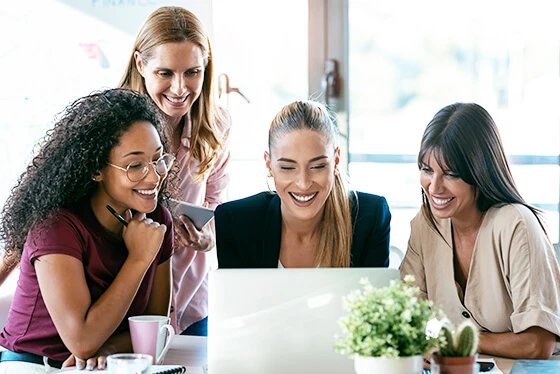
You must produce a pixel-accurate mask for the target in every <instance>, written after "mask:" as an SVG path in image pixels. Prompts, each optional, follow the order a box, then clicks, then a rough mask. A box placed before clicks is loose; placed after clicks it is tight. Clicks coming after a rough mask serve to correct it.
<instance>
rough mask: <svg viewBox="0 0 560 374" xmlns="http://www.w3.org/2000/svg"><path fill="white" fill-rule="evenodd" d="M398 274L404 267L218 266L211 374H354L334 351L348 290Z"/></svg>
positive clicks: (213, 285) (212, 300)
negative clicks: (258, 267) (272, 267)
mask: <svg viewBox="0 0 560 374" xmlns="http://www.w3.org/2000/svg"><path fill="white" fill-rule="evenodd" d="M363 277H367V278H369V279H370V281H371V283H372V285H373V286H374V287H384V286H387V285H389V282H390V281H391V280H392V279H398V278H399V271H398V270H397V269H386V268H317V269H218V270H215V271H213V272H211V273H210V274H209V292H208V293H209V298H208V307H209V311H208V370H209V372H210V373H211V374H237V373H239V374H241V373H243V374H252V373H254V374H257V373H258V374H276V373H278V374H280V373H282V374H285V373H336V374H340V373H352V372H353V370H354V369H353V361H352V360H351V359H349V358H348V357H346V356H343V355H341V354H339V353H336V352H334V350H333V346H334V342H335V340H334V336H335V334H341V329H340V327H339V325H338V319H339V318H340V317H341V316H342V315H344V313H345V311H344V310H343V309H342V297H343V296H345V295H347V294H348V293H349V292H350V291H352V290H355V289H359V288H361V286H360V284H359V283H358V282H359V280H360V278H363Z"/></svg>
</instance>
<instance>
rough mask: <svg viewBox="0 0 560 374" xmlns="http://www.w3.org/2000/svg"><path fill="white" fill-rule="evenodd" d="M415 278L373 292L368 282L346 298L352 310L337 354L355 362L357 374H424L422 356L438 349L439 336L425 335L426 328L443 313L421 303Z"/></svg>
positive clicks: (342, 322) (343, 320)
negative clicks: (433, 349)
mask: <svg viewBox="0 0 560 374" xmlns="http://www.w3.org/2000/svg"><path fill="white" fill-rule="evenodd" d="M413 281H414V277H413V276H411V275H407V276H406V277H405V278H404V281H392V282H391V284H390V285H389V286H388V287H383V288H374V287H372V286H371V284H370V282H369V280H368V279H362V280H360V284H361V285H362V286H363V289H358V290H355V291H352V292H351V293H350V294H348V295H347V296H345V297H344V298H343V307H344V309H345V310H347V311H348V314H347V315H346V316H343V317H342V318H341V319H340V320H339V324H340V326H341V328H342V330H343V335H342V336H341V335H337V336H336V337H335V339H336V343H335V347H334V348H335V351H337V352H339V353H342V354H345V355H348V356H349V357H351V358H354V369H355V371H356V373H358V374H369V373H394V374H419V373H421V372H422V368H423V362H424V359H423V354H426V353H428V351H429V350H430V349H431V348H432V347H435V346H436V345H437V343H438V341H439V336H438V334H437V333H436V334H432V335H429V336H428V335H426V325H427V323H428V321H430V320H432V319H434V318H441V316H442V315H443V313H442V312H441V311H440V310H439V309H434V307H433V303H432V302H431V301H428V300H423V299H419V298H418V292H419V291H418V288H417V287H414V286H412V283H413Z"/></svg>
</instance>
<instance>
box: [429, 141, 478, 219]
mask: <svg viewBox="0 0 560 374" xmlns="http://www.w3.org/2000/svg"><path fill="white" fill-rule="evenodd" d="M435 152H437V151H432V152H427V153H426V157H424V159H423V160H422V165H421V168H420V184H421V185H422V189H423V190H424V193H425V194H426V198H427V199H428V201H429V203H430V208H431V211H432V213H433V215H434V216H435V217H437V218H455V219H460V220H469V217H475V216H478V215H479V214H480V211H479V209H478V207H477V205H476V189H475V187H474V186H472V185H470V184H468V183H466V182H465V181H464V180H462V179H461V178H460V177H459V176H458V175H457V174H454V172H453V171H451V170H448V169H447V167H444V168H441V167H440V166H439V164H438V162H437V159H436V156H435V154H434V153H435ZM444 166H445V165H444Z"/></svg>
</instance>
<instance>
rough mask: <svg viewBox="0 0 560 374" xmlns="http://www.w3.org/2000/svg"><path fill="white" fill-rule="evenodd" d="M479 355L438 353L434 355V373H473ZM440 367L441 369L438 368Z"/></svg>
mask: <svg viewBox="0 0 560 374" xmlns="http://www.w3.org/2000/svg"><path fill="white" fill-rule="evenodd" d="M477 357H478V355H474V356H468V357H447V356H440V355H438V354H437V352H436V353H434V354H433V355H432V359H433V363H434V364H435V365H434V366H435V367H432V373H439V374H473V372H474V366H475V364H476V359H477ZM438 369H439V370H438Z"/></svg>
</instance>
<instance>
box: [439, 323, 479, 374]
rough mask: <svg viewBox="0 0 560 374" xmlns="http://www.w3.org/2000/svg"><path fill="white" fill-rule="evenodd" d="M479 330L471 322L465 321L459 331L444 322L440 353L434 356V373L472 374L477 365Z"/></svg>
mask: <svg viewBox="0 0 560 374" xmlns="http://www.w3.org/2000/svg"><path fill="white" fill-rule="evenodd" d="M478 334H479V331H478V328H477V327H476V326H475V324H474V323H473V322H471V320H468V319H467V320H465V321H463V322H462V323H461V324H460V325H459V327H458V328H457V329H455V327H454V326H453V324H452V323H451V322H449V321H448V320H444V322H443V323H442V326H441V330H440V332H439V336H440V345H439V351H438V352H434V354H433V355H432V365H433V367H432V371H433V372H434V373H439V374H451V373H453V374H467V373H468V374H472V372H473V369H474V365H475V363H476V358H477V353H476V349H477V347H478Z"/></svg>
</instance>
